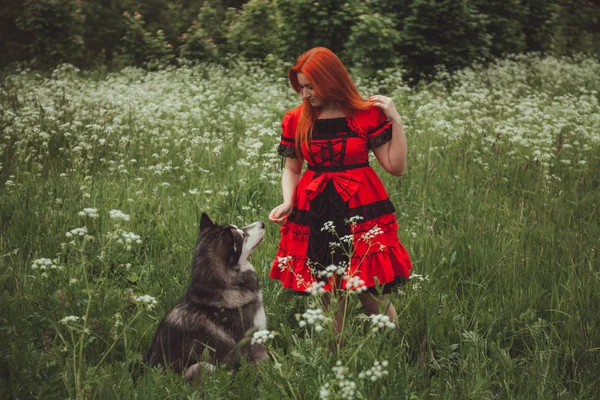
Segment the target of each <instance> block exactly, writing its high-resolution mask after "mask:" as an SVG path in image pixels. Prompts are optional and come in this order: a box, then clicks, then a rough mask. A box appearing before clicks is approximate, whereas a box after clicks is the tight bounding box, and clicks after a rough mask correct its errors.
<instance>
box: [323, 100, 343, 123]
mask: <svg viewBox="0 0 600 400" xmlns="http://www.w3.org/2000/svg"><path fill="white" fill-rule="evenodd" d="M345 116H346V115H345V114H344V113H343V112H342V110H340V108H339V107H338V105H337V104H336V103H326V104H323V106H322V107H321V112H320V113H319V117H318V118H319V119H325V118H338V117H345Z"/></svg>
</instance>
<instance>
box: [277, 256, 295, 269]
mask: <svg viewBox="0 0 600 400" xmlns="http://www.w3.org/2000/svg"><path fill="white" fill-rule="evenodd" d="M292 258H293V257H292V256H286V257H277V268H279V269H280V270H282V271H283V270H285V269H287V268H288V267H289V264H290V262H291V261H292Z"/></svg>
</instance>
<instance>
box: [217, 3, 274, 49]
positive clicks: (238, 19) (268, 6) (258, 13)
mask: <svg viewBox="0 0 600 400" xmlns="http://www.w3.org/2000/svg"><path fill="white" fill-rule="evenodd" d="M277 25H278V23H277V18H276V17H275V7H274V6H273V3H271V2H269V1H268V0H250V1H249V2H248V3H246V4H244V5H243V6H242V9H241V10H240V11H239V12H238V13H237V14H236V15H235V17H234V19H233V21H232V24H231V26H230V27H229V33H228V35H227V39H228V44H229V48H230V49H231V50H232V51H233V52H234V53H237V54H239V55H241V56H242V57H245V58H255V59H264V58H265V57H266V56H267V55H269V54H276V53H277V52H278V50H279V48H280V39H279V32H278V26H277Z"/></svg>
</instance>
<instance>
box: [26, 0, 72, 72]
mask: <svg viewBox="0 0 600 400" xmlns="http://www.w3.org/2000/svg"><path fill="white" fill-rule="evenodd" d="M83 23H84V18H83V14H82V13H81V8H80V3H79V2H76V1H73V0H26V1H25V2H24V4H23V12H22V13H21V14H20V15H19V16H18V17H17V19H16V25H17V27H18V28H19V29H20V30H22V31H24V32H26V33H28V34H30V37H31V41H30V42H29V43H27V44H26V46H27V48H28V51H29V54H30V57H31V58H30V61H31V63H32V64H33V65H34V66H36V67H46V68H47V67H53V66H55V65H57V64H59V63H63V62H67V63H77V62H78V61H79V60H80V59H81V56H82V54H83V50H84V44H83V37H82V34H83Z"/></svg>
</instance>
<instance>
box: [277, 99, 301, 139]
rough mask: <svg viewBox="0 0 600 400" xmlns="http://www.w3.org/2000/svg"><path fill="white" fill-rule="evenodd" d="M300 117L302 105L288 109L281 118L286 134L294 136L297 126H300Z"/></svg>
mask: <svg viewBox="0 0 600 400" xmlns="http://www.w3.org/2000/svg"><path fill="white" fill-rule="evenodd" d="M299 119H300V107H299V106H298V107H296V108H292V109H291V110H288V111H287V112H286V113H285V114H284V115H283V119H282V120H281V127H282V129H283V133H284V136H294V134H295V132H296V127H297V126H298V120H299Z"/></svg>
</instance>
